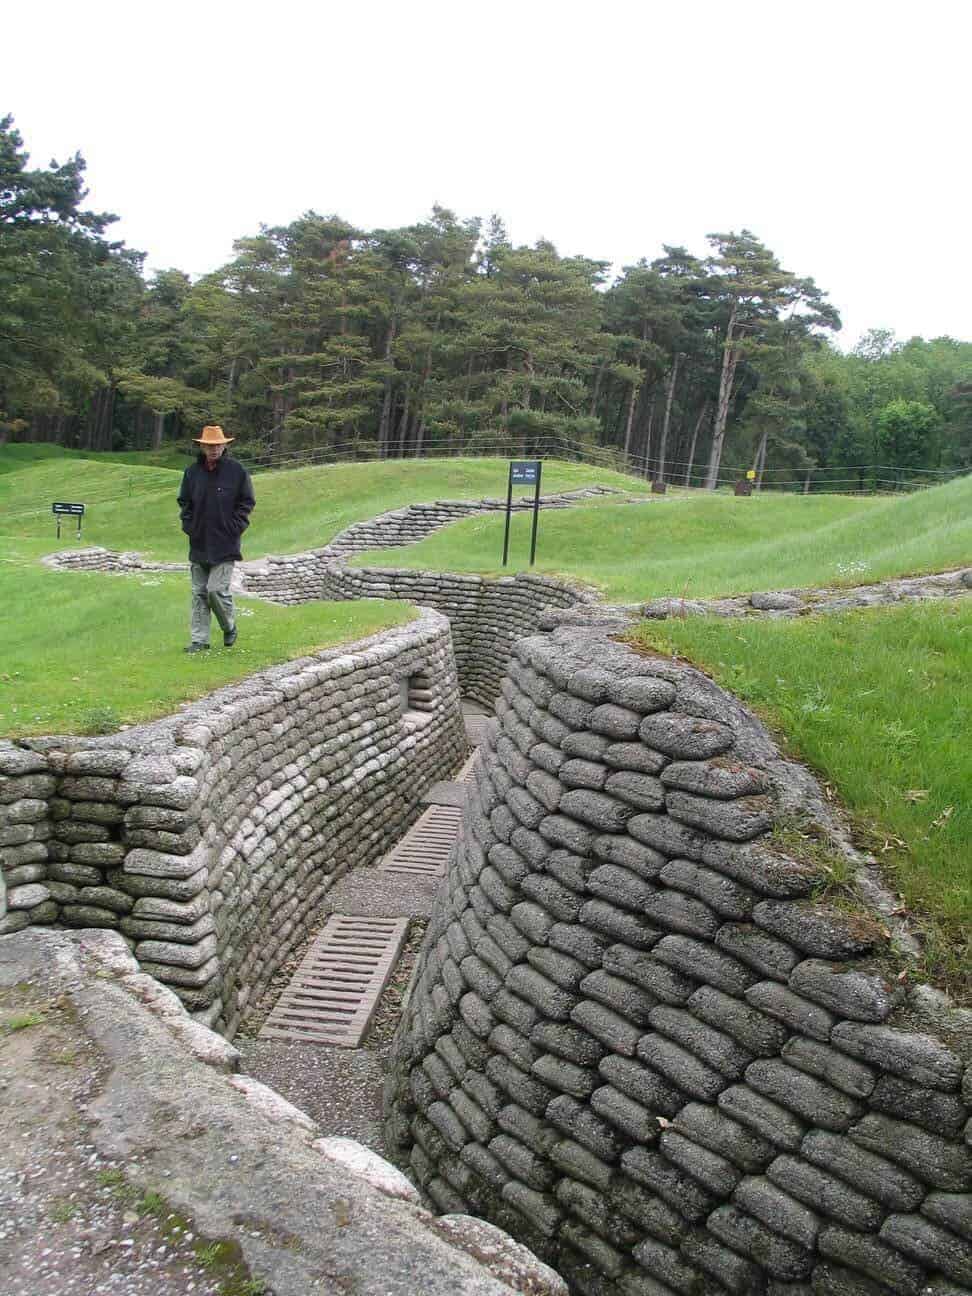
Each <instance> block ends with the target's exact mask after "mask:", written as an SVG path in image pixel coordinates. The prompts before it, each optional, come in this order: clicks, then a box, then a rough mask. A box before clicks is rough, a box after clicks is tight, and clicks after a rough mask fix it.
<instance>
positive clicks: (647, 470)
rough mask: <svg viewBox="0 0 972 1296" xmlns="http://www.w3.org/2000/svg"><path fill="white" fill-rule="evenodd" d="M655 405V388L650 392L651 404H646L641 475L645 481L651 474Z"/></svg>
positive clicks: (656, 402)
mask: <svg viewBox="0 0 972 1296" xmlns="http://www.w3.org/2000/svg"><path fill="white" fill-rule="evenodd" d="M657 407H658V390H657V388H656V389H655V390H654V391H653V392H652V394H651V404H650V405H649V406H648V426H647V427H646V429H645V453H644V468H643V471H642V476H643V477H644V478H645V480H646V481H647V479H648V478H649V477H650V476H651V434H652V429H653V427H654V423H655V410H656V409H657Z"/></svg>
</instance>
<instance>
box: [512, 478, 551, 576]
mask: <svg viewBox="0 0 972 1296" xmlns="http://www.w3.org/2000/svg"><path fill="white" fill-rule="evenodd" d="M542 466H543V465H542V463H541V461H540V460H539V459H511V460H510V477H509V481H508V482H507V486H506V530H505V532H504V533H503V566H504V567H505V566H506V560H507V558H508V557H509V553H510V514H511V513H512V511H513V487H514V486H532V487H533V531H532V532H531V535H530V566H531V567H532V566H533V561H534V559H535V558H536V556H537V520H538V518H539V517H540V469H541V468H542Z"/></svg>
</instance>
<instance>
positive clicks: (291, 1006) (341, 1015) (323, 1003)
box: [260, 914, 408, 1048]
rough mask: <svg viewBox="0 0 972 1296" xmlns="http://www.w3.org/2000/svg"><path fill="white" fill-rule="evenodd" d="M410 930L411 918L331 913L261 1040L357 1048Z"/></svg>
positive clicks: (268, 1020)
mask: <svg viewBox="0 0 972 1296" xmlns="http://www.w3.org/2000/svg"><path fill="white" fill-rule="evenodd" d="M407 931H408V919H407V918H351V917H347V916H346V915H344V914H331V916H330V918H328V920H327V922H326V923H325V924H324V928H323V930H322V931H321V932H320V934H319V935H318V936H317V937H316V938H315V939H314V941H313V942H312V943H311V946H310V948H309V949H308V951H307V953H306V955H305V956H304V958H303V960H302V962H301V964H300V967H299V968H298V969H297V971H296V972H295V973H294V975H293V978H292V979H291V981H290V984H289V985H288V986H287V987H286V989H285V990H284V991H283V992H282V993H281V995H280V998H279V999H278V1000H277V1002H276V1004H275V1005H274V1008H273V1011H272V1012H271V1013H270V1016H269V1017H268V1018H267V1020H266V1021H265V1022H264V1025H263V1029H262V1030H261V1031H260V1038H261V1039H283V1040H290V1041H291V1042H293V1041H301V1040H303V1041H305V1042H307V1043H313V1044H341V1045H344V1046H345V1047H346V1048H357V1047H358V1045H359V1044H360V1043H361V1040H362V1039H363V1038H364V1034H365V1031H366V1030H367V1029H368V1025H369V1023H370V1022H371V1018H372V1015H373V1014H374V1011H375V1008H376V1007H377V1006H378V1000H379V999H380V998H381V992H382V991H383V990H384V988H385V983H386V981H387V980H388V977H389V975H390V974H391V971H392V968H393V967H394V966H395V963H396V961H397V959H398V955H399V954H400V952H401V948H402V944H403V942H404V940H405V934H406V932H407Z"/></svg>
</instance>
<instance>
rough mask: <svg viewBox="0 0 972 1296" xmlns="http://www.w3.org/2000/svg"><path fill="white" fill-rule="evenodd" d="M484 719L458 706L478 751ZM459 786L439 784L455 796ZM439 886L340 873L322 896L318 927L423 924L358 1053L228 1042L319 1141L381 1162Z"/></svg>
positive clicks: (365, 872)
mask: <svg viewBox="0 0 972 1296" xmlns="http://www.w3.org/2000/svg"><path fill="white" fill-rule="evenodd" d="M489 714H490V713H489V711H487V710H486V708H484V707H482V706H480V705H479V704H478V703H475V702H469V701H465V700H464V701H463V715H464V718H465V720H466V731H467V734H468V736H469V740H470V745H471V746H472V747H475V746H477V745H478V743H479V739H480V735H481V732H482V726H483V724H484V722H485V721H486V719H487V718H488V716H489ZM460 786H461V785H459V784H449V785H445V787H449V788H455V789H457V788H459V787H460ZM445 787H444V788H443V791H444V790H445ZM463 790H464V789H463ZM393 844H394V843H391V844H390V845H389V850H390V849H391V847H392V845H393ZM441 883H442V879H441V878H436V877H421V876H407V875H403V874H396V873H383V872H381V871H380V870H379V869H378V867H377V866H375V867H372V868H366V869H356V870H355V871H353V872H352V873H348V874H346V875H345V876H344V877H343V878H341V879H340V880H339V881H338V882H337V883H336V885H335V886H334V887H333V888H332V889H331V890H330V891H329V892H328V894H327V898H326V901H325V904H324V906H323V907H322V910H321V922H322V923H323V921H324V919H325V918H326V917H327V916H328V915H329V914H331V913H341V914H347V915H350V916H361V917H369V918H375V917H387V918H397V917H408V918H412V919H418V920H421V921H420V923H413V925H412V927H411V928H410V930H409V938H408V941H407V942H406V945H405V947H404V949H403V951H402V954H401V956H400V957H399V959H398V962H397V964H396V966H395V970H394V972H393V973H392V976H391V978H390V980H389V983H388V986H387V987H386V989H385V992H384V994H383V995H382V999H381V1002H380V1003H379V1006H378V1010H377V1012H376V1014H375V1018H374V1019H373V1021H372V1024H371V1026H370V1028H369V1030H368V1032H367V1033H366V1035H365V1038H364V1039H363V1041H362V1043H361V1045H360V1047H358V1048H347V1047H344V1046H342V1045H334V1044H311V1043H303V1042H293V1043H291V1042H288V1041H284V1040H279V1039H260V1038H258V1037H257V1036H256V1035H247V1034H242V1035H238V1036H237V1037H236V1039H235V1040H234V1041H233V1043H234V1044H235V1046H236V1047H237V1048H238V1049H239V1051H240V1053H241V1055H242V1062H241V1070H242V1071H244V1072H245V1073H246V1074H247V1075H251V1076H253V1078H254V1079H256V1080H259V1081H261V1083H263V1084H265V1085H269V1086H270V1088H271V1089H275V1090H276V1092H277V1093H279V1094H280V1095H281V1096H282V1097H284V1098H286V1099H287V1101H288V1102H290V1103H293V1105H294V1106H295V1107H298V1108H300V1110H301V1111H304V1112H306V1113H307V1115H308V1116H310V1117H311V1119H312V1120H314V1121H316V1122H317V1123H318V1125H320V1127H321V1132H322V1134H324V1135H340V1136H343V1137H345V1138H352V1139H356V1140H357V1141H358V1142H359V1143H363V1144H364V1145H365V1146H366V1147H369V1148H371V1149H372V1150H373V1151H375V1152H377V1153H378V1154H379V1155H380V1156H385V1157H387V1151H386V1148H385V1144H384V1140H383V1137H382V1127H381V1121H382V1116H381V1094H382V1085H383V1082H384V1076H385V1064H386V1060H387V1057H388V1051H389V1047H390V1044H391V1037H392V1034H393V1033H394V1029H395V1026H396V1024H397V1021H398V1014H399V1011H400V1008H401V1002H402V998H403V996H404V993H405V991H406V989H407V987H408V983H409V980H410V978H411V974H412V969H413V967H414V963H415V957H416V955H417V953H418V949H419V946H420V945H421V940H422V936H423V935H424V931H425V926H426V924H427V922H428V919H429V917H430V915H431V913H432V905H433V902H434V900H435V895H436V892H437V890H438V888H439V886H440V885H441ZM301 957H302V955H297V956H295V958H294V959H291V960H290V961H289V963H288V966H287V967H286V968H284V969H282V971H281V976H280V977H279V978H278V979H277V982H276V983H275V985H274V987H273V989H272V991H271V993H270V994H268V995H267V996H265V997H264V1001H263V1003H262V1004H261V1005H260V1007H261V1008H262V1009H263V1010H264V1011H269V1009H270V1007H271V1006H272V1004H273V1001H274V999H275V997H276V995H278V994H279V992H280V991H281V990H282V989H283V987H284V986H285V985H286V983H287V981H288V980H289V976H290V974H291V972H292V970H293V968H294V967H295V966H296V964H297V963H298V962H299V960H300V958H301Z"/></svg>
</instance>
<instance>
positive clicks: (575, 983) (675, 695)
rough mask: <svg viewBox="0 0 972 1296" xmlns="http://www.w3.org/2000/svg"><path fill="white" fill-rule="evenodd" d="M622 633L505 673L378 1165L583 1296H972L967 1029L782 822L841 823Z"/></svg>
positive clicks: (717, 704)
mask: <svg viewBox="0 0 972 1296" xmlns="http://www.w3.org/2000/svg"><path fill="white" fill-rule="evenodd" d="M571 619H573V620H574V621H579V620H580V615H579V614H578V613H573V614H571V613H568V614H561V616H560V618H559V620H560V621H561V622H564V621H568V620H571ZM557 620H558V618H557V617H551V618H550V624H551V625H553V624H555V623H556V621H557ZM618 628H623V627H619V626H618V625H615V626H614V629H615V630H616V629H618ZM611 629H612V627H611V625H610V624H607V625H601V626H600V627H598V626H594V627H593V628H590V629H584V628H581V627H579V626H577V625H574V626H570V625H567V624H561V625H560V626H559V628H556V629H554V630H553V631H552V633H547V634H536V635H533V636H531V637H528V638H525V639H523V640H521V641H520V642H518V643H517V644H516V645H515V648H514V653H513V657H512V660H511V663H510V667H509V671H508V674H507V675H506V678H505V679H504V681H503V684H502V690H501V696H500V699H499V702H498V705H497V716H498V721H497V723H496V724H495V725H494V726H493V727H492V729H491V731H490V732H489V735H488V738H487V741H486V743H485V744H484V746H483V747H482V748H481V749H480V757H479V759H478V761H477V765H476V781H475V785H474V788H473V791H472V793H471V796H470V800H469V802H468V803H467V809H466V812H465V816H464V822H463V831H462V835H461V838H460V842H459V844H458V846H457V849H456V852H455V854H454V856H453V859H452V861H451V864H450V870H449V873H448V877H447V882H446V886H445V887H444V888H443V891H442V892H441V893H440V896H439V899H438V902H437V907H436V911H435V914H434V916H433V921H432V925H431V927H430V932H429V935H428V938H427V940H426V943H425V946H424V947H423V953H422V956H421V960H420V965H419V969H418V974H417V980H416V982H415V986H414V989H413V992H412V994H411V998H410V1001H409V1004H408V1006H407V1010H406V1013H405V1016H404V1017H403V1020H402V1023H401V1026H400V1029H399V1032H398V1035H397V1037H396V1042H395V1047H394V1054H393V1058H392V1063H393V1069H392V1073H391V1076H390V1078H389V1081H388V1085H387V1090H386V1114H387V1124H386V1134H387V1141H388V1145H389V1147H392V1148H394V1149H395V1153H396V1155H397V1157H398V1158H399V1159H400V1161H401V1162H402V1164H405V1165H407V1166H408V1168H409V1172H410V1174H411V1176H412V1177H413V1179H414V1180H415V1182H416V1183H417V1184H419V1185H420V1187H421V1188H422V1191H423V1193H424V1195H425V1197H426V1200H428V1201H430V1202H431V1203H433V1204H434V1206H435V1207H436V1208H437V1209H438V1210H440V1211H445V1212H467V1213H471V1214H476V1215H480V1216H483V1217H485V1218H486V1219H489V1220H491V1221H493V1222H494V1223H496V1224H498V1225H500V1226H501V1227H503V1228H504V1229H507V1230H508V1231H509V1232H511V1233H512V1234H513V1235H514V1236H516V1237H518V1238H519V1239H520V1240H521V1241H523V1242H525V1243H526V1244H527V1245H528V1246H530V1247H531V1248H532V1249H533V1250H534V1251H535V1252H536V1253H537V1254H538V1255H540V1256H542V1257H543V1259H545V1260H546V1261H547V1262H548V1263H550V1264H552V1265H553V1266H554V1267H555V1268H557V1270H558V1271H559V1272H561V1273H562V1274H563V1275H564V1276H565V1277H566V1278H567V1279H568V1281H569V1282H570V1284H571V1286H572V1289H573V1290H574V1291H575V1292H582V1293H589V1294H591V1296H671V1294H672V1293H681V1294H682V1296H706V1294H709V1293H712V1294H721V1293H725V1292H730V1293H734V1294H735V1296H743V1294H744V1293H766V1294H767V1296H784V1293H787V1294H789V1296H810V1293H814V1294H818V1296H819V1294H823V1296H881V1294H882V1293H900V1294H902V1296H918V1293H919V1292H921V1293H928V1294H929V1296H932V1294H934V1296H956V1294H957V1293H968V1292H970V1291H972V1198H970V1189H972V1148H970V1140H972V1125H970V1120H969V1118H970V1107H972V1069H970V1066H969V1063H970V1058H972V1025H970V1016H969V1014H967V1013H966V1014H963V1013H961V1012H958V1011H957V1010H954V1009H952V1008H951V1007H950V1006H949V1004H948V1002H947V1001H946V1000H945V999H944V997H943V996H940V995H938V994H936V992H934V991H932V990H930V989H929V988H928V987H917V988H915V989H912V990H910V991H907V992H906V989H905V985H904V984H903V983H902V982H901V981H900V980H899V979H898V977H897V975H896V969H893V965H890V964H889V962H888V961H887V955H888V951H887V940H886V936H887V930H886V927H885V923H884V921H882V920H880V919H875V918H874V917H873V916H871V915H869V914H868V913H866V912H864V911H861V910H855V909H847V908H844V907H841V906H839V905H836V904H833V903H830V902H828V901H827V899H826V897H823V898H821V896H820V894H819V892H818V889H819V887H820V886H821V885H822V884H823V883H824V882H825V881H826V875H825V873H824V872H823V869H824V867H825V865H824V864H822V863H820V862H815V858H819V857H814V856H813V855H807V854H804V853H801V852H798V853H796V854H794V853H793V852H792V851H788V850H787V849H786V847H785V846H784V844H783V838H781V836H780V835H779V834H778V833H776V832H774V825H775V823H776V821H777V820H778V818H779V816H780V815H781V813H784V812H785V813H786V814H788V815H794V814H803V815H810V816H813V817H816V818H817V820H818V821H819V822H820V823H823V822H824V821H825V819H826V810H825V806H824V803H823V801H822V800H820V799H819V792H818V789H817V788H816V785H815V784H814V783H813V781H812V780H810V779H809V778H808V776H807V775H806V774H805V773H804V772H802V771H800V770H798V769H796V768H794V767H792V766H790V765H788V764H787V763H786V762H785V761H783V760H782V759H781V757H780V755H779V753H778V751H777V749H776V748H775V746H774V745H773V743H772V741H771V740H770V738H769V736H768V735H767V733H766V732H765V730H764V729H763V728H762V726H761V725H760V724H759V723H758V722H757V721H756V720H755V719H754V717H752V716H751V715H750V714H749V713H748V712H746V711H745V709H744V708H742V706H741V705H740V704H738V703H737V702H736V701H735V700H734V699H732V698H731V697H729V696H728V695H727V694H725V693H724V692H722V691H721V690H720V689H718V688H717V687H716V686H715V685H714V684H713V683H712V682H711V681H709V680H708V679H706V678H705V677H704V676H702V675H701V674H700V673H698V672H697V671H695V670H693V669H691V668H689V667H687V666H683V665H680V664H677V663H674V662H672V661H670V660H668V659H661V658H653V657H645V656H640V655H637V654H636V653H635V652H634V651H632V650H630V649H629V648H627V647H626V646H625V645H623V644H622V643H618V642H616V640H615V637H614V636H613V635H612V634H611V633H610V631H611Z"/></svg>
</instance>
